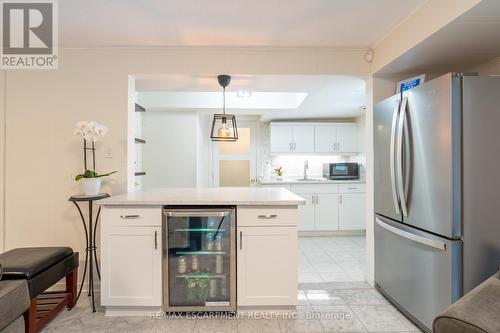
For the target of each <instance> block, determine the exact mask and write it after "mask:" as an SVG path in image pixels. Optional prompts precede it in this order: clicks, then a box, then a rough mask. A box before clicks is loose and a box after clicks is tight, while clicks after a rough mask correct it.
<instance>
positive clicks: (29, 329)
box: [23, 297, 37, 333]
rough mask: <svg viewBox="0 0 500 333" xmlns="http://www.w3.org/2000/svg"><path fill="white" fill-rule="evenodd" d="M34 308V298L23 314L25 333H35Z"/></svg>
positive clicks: (35, 305)
mask: <svg viewBox="0 0 500 333" xmlns="http://www.w3.org/2000/svg"><path fill="white" fill-rule="evenodd" d="M36 307H37V300H36V297H35V298H32V299H31V304H30V308H29V309H28V310H26V311H25V312H24V314H23V315H24V332H25V333H35V332H36V331H37V322H36Z"/></svg>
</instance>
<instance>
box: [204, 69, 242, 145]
mask: <svg viewBox="0 0 500 333" xmlns="http://www.w3.org/2000/svg"><path fill="white" fill-rule="evenodd" d="M217 79H218V81H219V84H220V86H221V87H222V114H220V113H219V114H214V119H213V121H212V130H211V131H210V139H212V141H236V140H238V127H237V126H236V117H235V115H234V114H226V87H227V86H228V85H229V83H230V82H231V77H230V76H229V75H219V76H218V77H217Z"/></svg>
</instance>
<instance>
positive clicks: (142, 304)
mask: <svg viewBox="0 0 500 333" xmlns="http://www.w3.org/2000/svg"><path fill="white" fill-rule="evenodd" d="M303 204H304V200H303V199H302V198H301V197H299V196H297V195H295V194H293V193H291V192H290V191H288V190H285V189H280V188H255V187H254V188H210V189H163V190H151V191H138V192H132V193H128V194H124V195H119V196H113V197H111V198H109V199H105V200H103V201H101V207H102V212H101V305H102V306H104V307H105V313H106V315H117V316H118V315H150V313H151V312H152V311H162V310H163V309H164V299H163V297H164V289H165V288H167V287H168V286H167V285H166V283H165V280H164V278H163V266H162V265H163V264H164V262H165V258H164V257H163V254H164V252H165V249H164V248H163V245H164V244H163V241H162V239H163V237H165V230H164V226H163V225H162V224H163V221H164V219H163V216H162V214H163V208H164V207H165V206H169V207H172V206H183V207H185V206H190V207H193V206H196V208H200V209H203V208H208V207H211V206H218V207H220V206H231V207H236V216H237V218H236V235H235V239H236V244H234V246H236V263H237V272H236V290H235V291H236V295H237V300H236V305H237V310H238V311H239V310H243V309H249V308H252V309H257V310H258V309H259V308H261V309H270V308H271V309H272V308H275V309H292V308H294V307H295V306H296V303H297V289H298V287H297V275H298V272H297V261H298V258H297V257H298V249H297V223H298V206H299V205H303Z"/></svg>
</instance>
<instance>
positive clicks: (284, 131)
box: [271, 123, 359, 154]
mask: <svg viewBox="0 0 500 333" xmlns="http://www.w3.org/2000/svg"><path fill="white" fill-rule="evenodd" d="M358 151H359V147H358V128H357V125H356V124H355V123H271V153H274V154H277V153H356V152H358Z"/></svg>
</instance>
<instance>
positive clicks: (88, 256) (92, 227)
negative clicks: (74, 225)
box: [68, 193, 109, 312]
mask: <svg viewBox="0 0 500 333" xmlns="http://www.w3.org/2000/svg"><path fill="white" fill-rule="evenodd" d="M105 198H109V194H107V193H99V194H96V195H73V196H72V197H71V198H69V199H68V200H69V201H71V202H73V203H74V204H75V206H76V208H77V209H78V212H79V213H80V217H81V218H82V223H83V229H84V230H85V242H86V247H85V268H84V269H83V278H82V284H81V286H80V290H79V291H78V296H77V297H76V301H78V298H80V294H81V293H82V288H83V285H84V284H85V275H86V273H87V265H88V266H89V278H88V283H89V293H88V296H92V312H96V310H95V300H94V274H93V271H94V260H95V268H96V270H97V275H98V277H99V279H101V273H100V271H99V265H98V264H97V254H96V249H97V247H96V246H95V234H96V229H97V223H98V221H99V215H100V214H101V207H99V210H98V211H97V216H96V219H95V222H93V219H92V212H93V208H94V205H93V203H94V201H97V200H101V199H105ZM78 202H88V204H89V215H88V220H87V223H86V222H85V217H84V216H83V213H82V210H81V209H80V206H79V205H78ZM87 224H88V228H87Z"/></svg>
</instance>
